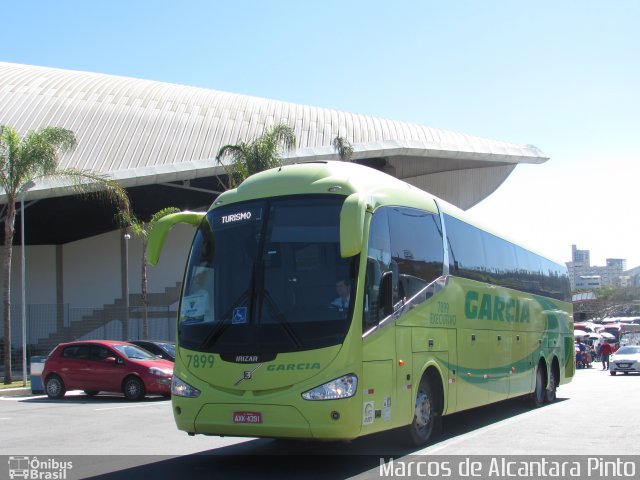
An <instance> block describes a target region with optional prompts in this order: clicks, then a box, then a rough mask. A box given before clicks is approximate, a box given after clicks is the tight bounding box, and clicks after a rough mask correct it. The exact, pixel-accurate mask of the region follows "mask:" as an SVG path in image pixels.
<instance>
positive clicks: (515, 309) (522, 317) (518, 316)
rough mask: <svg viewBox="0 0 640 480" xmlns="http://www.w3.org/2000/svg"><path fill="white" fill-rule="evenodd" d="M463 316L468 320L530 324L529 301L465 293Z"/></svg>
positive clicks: (470, 291)
mask: <svg viewBox="0 0 640 480" xmlns="http://www.w3.org/2000/svg"><path fill="white" fill-rule="evenodd" d="M464 314H465V316H466V317H467V318H468V319H469V320H496V321H501V322H504V321H507V322H519V323H524V322H526V323H528V322H530V318H531V316H530V312H529V301H528V300H527V299H522V300H521V299H519V298H504V297H501V296H499V295H490V294H488V293H483V294H482V295H480V293H479V292H476V291H475V290H469V291H467V294H466V296H465V300H464Z"/></svg>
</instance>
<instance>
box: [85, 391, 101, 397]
mask: <svg viewBox="0 0 640 480" xmlns="http://www.w3.org/2000/svg"><path fill="white" fill-rule="evenodd" d="M84 393H85V395H87V396H88V397H94V396H96V395H97V394H98V393H100V390H85V391H84Z"/></svg>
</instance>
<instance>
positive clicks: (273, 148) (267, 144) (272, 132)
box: [216, 123, 296, 188]
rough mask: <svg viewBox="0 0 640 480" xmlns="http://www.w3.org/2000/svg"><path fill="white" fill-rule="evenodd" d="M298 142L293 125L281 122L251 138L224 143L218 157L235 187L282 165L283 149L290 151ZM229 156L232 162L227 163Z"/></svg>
mask: <svg viewBox="0 0 640 480" xmlns="http://www.w3.org/2000/svg"><path fill="white" fill-rule="evenodd" d="M295 146H296V137H295V134H294V133H293V129H292V128H291V127H289V126H288V125H284V124H281V123H280V124H277V125H274V126H273V127H271V128H268V129H266V130H265V131H264V132H263V133H262V135H260V136H259V137H258V138H256V139H255V140H253V141H251V142H248V143H247V142H240V143H238V144H235V145H224V146H222V147H221V148H220V150H219V151H218V154H217V155H216V161H217V162H218V163H219V164H220V165H222V166H223V167H224V169H225V172H226V174H227V178H228V185H227V188H235V187H237V186H238V185H240V183H242V181H243V180H244V179H246V178H247V177H249V176H250V175H253V174H254V173H258V172H262V171H263V170H268V169H269V168H275V167H279V166H281V165H282V158H281V156H280V155H281V154H280V151H281V150H283V151H285V152H288V151H291V150H293V149H294V148H295ZM226 159H229V160H230V162H229V163H225V162H224V160H226Z"/></svg>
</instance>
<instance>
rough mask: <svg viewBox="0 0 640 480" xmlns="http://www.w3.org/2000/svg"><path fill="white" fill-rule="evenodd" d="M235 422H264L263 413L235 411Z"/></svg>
mask: <svg viewBox="0 0 640 480" xmlns="http://www.w3.org/2000/svg"><path fill="white" fill-rule="evenodd" d="M233 423H262V413H260V412H233Z"/></svg>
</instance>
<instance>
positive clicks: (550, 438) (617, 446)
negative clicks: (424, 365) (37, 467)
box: [0, 368, 640, 478]
mask: <svg viewBox="0 0 640 480" xmlns="http://www.w3.org/2000/svg"><path fill="white" fill-rule="evenodd" d="M639 394H640V375H624V376H623V375H618V376H615V377H612V376H610V375H609V374H608V372H603V371H601V370H599V369H597V368H593V369H587V370H578V372H577V374H576V377H575V379H574V381H573V382H572V383H571V384H569V385H566V386H563V387H562V388H561V389H559V391H558V401H557V402H556V403H554V404H552V405H548V406H545V407H543V408H539V409H532V408H530V404H529V402H526V401H523V400H519V399H516V400H511V401H507V402H502V403H500V404H496V405H492V406H487V407H482V408H479V409H474V410H470V411H467V412H461V413H458V414H454V415H451V416H449V417H446V418H445V420H444V431H443V432H442V434H441V435H440V436H439V437H438V438H437V439H436V440H435V442H434V443H433V444H432V445H430V446H429V447H427V448H424V449H420V450H415V449H408V448H405V447H402V446H401V445H400V442H398V439H399V437H398V436H397V433H392V434H386V435H376V436H371V437H366V438H362V439H359V440H356V441H353V442H349V443H342V442H337V443H314V442H283V441H274V440H269V439H248V438H221V437H204V436H196V437H189V436H188V435H186V434H185V433H184V432H179V431H178V430H177V429H176V428H175V425H174V423H173V417H172V413H171V402H170V401H168V400H165V399H163V398H162V397H149V398H146V399H145V400H143V401H141V402H128V401H126V400H125V399H124V397H122V396H118V395H99V396H97V397H94V398H89V397H86V396H85V395H84V394H82V393H81V392H77V393H70V394H68V395H67V396H65V397H64V398H63V399H61V400H56V401H53V400H49V399H48V398H47V397H46V396H13V397H7V396H4V397H0V431H1V432H2V442H0V455H6V456H18V455H21V456H36V455H37V456H38V458H50V457H52V458H67V457H69V458H71V459H77V460H76V462H77V470H76V471H75V472H73V473H74V474H80V473H82V474H83V476H84V477H87V476H94V475H100V474H104V475H108V476H107V477H104V478H143V477H145V478H146V477H147V475H153V474H154V472H155V473H158V471H160V472H162V473H167V472H170V471H173V470H172V469H176V470H175V471H176V473H177V474H178V475H180V476H181V474H180V473H179V472H189V475H187V476H188V477H189V478H205V476H206V475H205V474H206V473H207V472H211V470H212V469H214V470H216V471H218V472H220V473H222V472H224V475H223V476H221V477H216V478H234V474H236V473H238V474H239V473H240V472H242V473H243V475H252V476H255V477H256V478H270V477H271V476H272V474H275V473H277V474H278V475H276V476H278V478H282V477H283V476H284V478H286V475H284V473H285V472H288V471H289V467H291V469H293V470H292V471H294V470H295V471H297V472H298V473H300V471H299V469H300V468H302V469H305V471H306V470H307V469H311V470H309V475H307V476H309V478H325V477H323V476H322V472H323V471H325V469H326V465H327V464H326V456H327V455H330V456H332V465H337V467H338V471H339V472H341V473H340V475H338V477H340V478H352V477H357V478H368V476H369V475H373V476H374V477H375V475H376V473H375V472H377V467H378V463H379V459H380V458H381V457H384V456H393V457H394V458H403V457H406V456H413V455H424V454H428V455H429V456H430V458H435V457H437V456H440V455H462V456H464V455H467V456H468V455H496V454H500V455H563V456H566V455H598V456H602V455H636V456H637V453H638V451H639V450H638V445H640V429H638V428H637V425H640V409H638V408H637V399H638V398H639ZM633 426H635V427H633ZM309 454H314V455H317V457H315V460H313V459H312V460H311V461H310V460H309V459H308V457H299V458H298V459H297V460H296V458H295V456H296V455H301V456H302V455H309ZM79 455H82V457H78V456H79ZM247 457H250V458H253V460H247ZM292 458H293V460H292ZM636 458H637V457H636ZM285 466H287V468H285ZM294 466H295V469H294ZM3 468H4V467H3V465H2V464H0V478H1V477H3V471H2V469H3ZM340 468H342V470H340ZM158 469H159V470H158ZM332 472H333V473H335V468H334V467H332ZM639 472H640V470H639ZM127 475H131V476H127ZM67 478H81V477H73V476H68V477H67ZM161 478H165V477H164V475H162V477H161ZM167 478H168V477H167ZM291 478H293V477H291ZM329 478H337V477H335V476H330V477H329Z"/></svg>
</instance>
